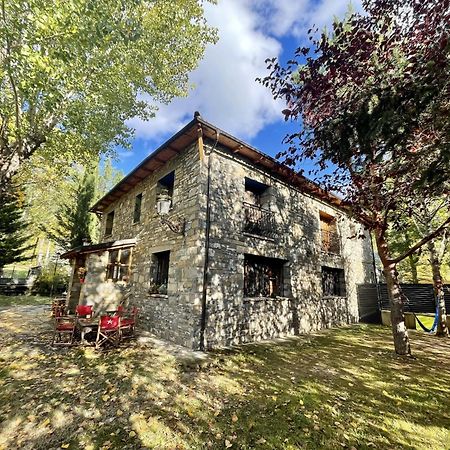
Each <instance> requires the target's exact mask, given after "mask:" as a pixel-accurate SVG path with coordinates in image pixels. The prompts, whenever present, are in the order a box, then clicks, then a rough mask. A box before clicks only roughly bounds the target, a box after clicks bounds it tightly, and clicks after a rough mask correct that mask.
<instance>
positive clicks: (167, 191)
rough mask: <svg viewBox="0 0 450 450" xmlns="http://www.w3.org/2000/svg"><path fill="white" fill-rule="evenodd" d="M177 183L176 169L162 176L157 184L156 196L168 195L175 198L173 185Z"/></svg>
mask: <svg viewBox="0 0 450 450" xmlns="http://www.w3.org/2000/svg"><path fill="white" fill-rule="evenodd" d="M174 185H175V171H174V170H173V171H172V172H170V173H168V174H167V175H166V176H164V177H162V178H161V179H160V180H159V181H158V183H157V185H156V197H157V198H158V197H161V196H167V197H168V198H170V199H172V198H173V187H174Z"/></svg>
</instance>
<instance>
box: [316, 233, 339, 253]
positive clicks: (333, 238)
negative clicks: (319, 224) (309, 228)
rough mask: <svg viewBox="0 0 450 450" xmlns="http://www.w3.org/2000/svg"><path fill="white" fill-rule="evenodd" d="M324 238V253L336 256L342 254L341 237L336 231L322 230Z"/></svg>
mask: <svg viewBox="0 0 450 450" xmlns="http://www.w3.org/2000/svg"><path fill="white" fill-rule="evenodd" d="M320 235H321V238H322V251H323V252H325V253H332V254H334V255H340V254H341V246H340V244H339V235H338V234H337V232H336V231H330V230H320Z"/></svg>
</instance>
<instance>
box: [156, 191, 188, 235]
mask: <svg viewBox="0 0 450 450" xmlns="http://www.w3.org/2000/svg"><path fill="white" fill-rule="evenodd" d="M171 205H172V200H171V198H170V197H169V196H168V195H161V196H159V197H158V200H157V202H156V210H157V212H158V215H159V217H160V219H161V223H162V224H164V225H166V226H167V227H168V228H169V229H170V231H172V232H174V233H176V234H182V235H184V232H185V227H186V220H185V219H184V218H183V219H182V218H176V219H169V218H168V217H167V216H168V214H169V212H170V206H171Z"/></svg>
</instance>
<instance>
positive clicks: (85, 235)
mask: <svg viewBox="0 0 450 450" xmlns="http://www.w3.org/2000/svg"><path fill="white" fill-rule="evenodd" d="M97 178H98V169H97V164H96V165H95V166H94V167H87V168H85V169H83V170H82V172H81V173H79V174H76V175H75V177H74V180H73V182H72V188H71V194H70V198H69V201H68V202H66V203H64V204H62V205H61V207H60V209H59V211H58V212H57V213H56V219H57V222H58V223H57V226H56V229H55V230H54V231H51V230H49V231H48V233H47V234H48V236H49V238H50V239H52V240H53V241H55V242H56V243H57V244H58V245H59V246H60V247H61V248H63V249H65V250H69V249H70V248H74V247H78V246H80V245H82V244H83V240H84V239H87V240H88V241H90V242H92V241H94V240H95V238H96V222H95V221H96V218H95V217H94V216H93V214H92V213H90V212H89V208H90V207H91V206H92V204H93V203H94V201H95V198H96V185H97Z"/></svg>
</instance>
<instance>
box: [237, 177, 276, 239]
mask: <svg viewBox="0 0 450 450" xmlns="http://www.w3.org/2000/svg"><path fill="white" fill-rule="evenodd" d="M269 195H270V194H269V186H267V185H266V184H263V183H260V182H259V181H255V180H252V179H250V178H245V196H244V232H245V233H249V234H253V235H257V236H262V237H266V238H273V237H274V232H275V219H274V214H273V213H272V211H270V210H269V209H268V208H269V207H270V196H269Z"/></svg>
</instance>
